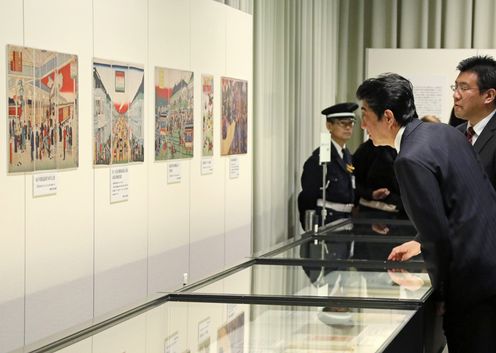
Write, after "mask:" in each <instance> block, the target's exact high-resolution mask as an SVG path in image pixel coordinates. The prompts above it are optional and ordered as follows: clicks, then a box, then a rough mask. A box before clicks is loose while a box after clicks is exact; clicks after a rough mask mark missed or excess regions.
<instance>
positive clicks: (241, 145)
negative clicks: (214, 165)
mask: <svg viewBox="0 0 496 353" xmlns="http://www.w3.org/2000/svg"><path fill="white" fill-rule="evenodd" d="M221 88H222V98H221V99H222V120H221V148H220V151H221V155H222V156H226V155H231V154H242V153H246V152H247V149H248V108H247V107H248V82H247V81H243V80H237V79H233V78H226V77H222V79H221Z"/></svg>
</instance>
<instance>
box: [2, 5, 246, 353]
mask: <svg viewBox="0 0 496 353" xmlns="http://www.w3.org/2000/svg"><path fill="white" fill-rule="evenodd" d="M0 14H1V15H0V17H1V18H2V23H1V24H0V28H1V29H2V30H1V31H0V33H1V34H0V42H1V43H2V44H3V46H2V47H3V48H4V49H3V50H4V53H5V47H6V45H7V44H15V45H20V46H29V47H33V48H38V49H46V50H52V51H59V52H64V53H71V54H75V55H77V56H78V85H79V87H78V92H79V93H78V94H79V95H78V109H79V117H80V119H79V123H78V133H79V141H78V142H79V166H78V167H77V168H74V169H69V170H64V171H57V193H56V194H55V195H48V196H43V197H38V198H33V194H32V191H33V190H32V189H33V187H32V182H31V181H32V175H31V174H30V173H26V174H22V173H17V174H15V175H8V174H7V169H6V167H7V160H6V157H7V150H6V148H7V144H6V143H4V144H0V172H1V173H0V181H1V183H0V195H2V197H1V198H0V205H2V210H7V212H4V213H2V215H0V220H2V237H1V245H2V246H0V254H1V255H2V259H3V262H2V263H3V266H2V268H1V270H0V274H1V278H2V279H3V281H4V283H5V284H6V285H5V286H3V287H2V289H1V290H0V352H1V353H4V352H6V351H9V350H11V349H14V348H16V347H19V346H20V345H22V344H24V343H30V342H32V341H35V340H37V339H39V338H42V337H45V336H47V335H50V334H52V333H55V332H57V331H59V330H61V329H64V328H67V327H69V326H72V325H75V324H78V323H80V322H82V321H85V320H87V319H90V318H92V317H93V316H94V315H99V314H102V313H105V312H108V311H110V310H113V309H115V308H118V307H121V306H123V305H127V304H130V303H133V302H135V301H136V300H139V299H141V298H143V297H144V296H146V295H148V294H152V293H154V292H156V291H158V290H173V289H177V288H180V287H181V286H182V283H183V275H184V274H185V273H186V274H188V277H189V279H190V281H192V280H197V279H200V278H202V277H204V276H206V275H208V274H211V273H213V272H216V271H219V270H221V269H222V268H224V267H225V266H227V265H228V264H231V263H233V262H237V261H239V260H241V259H242V258H243V257H245V256H248V255H250V254H251V202H252V201H251V198H252V196H251V193H252V162H251V160H252V155H251V151H252V146H251V145H252V139H251V134H252V116H251V111H252V107H251V104H252V99H251V97H252V86H253V84H252V43H251V40H252V34H251V33H252V17H251V15H248V14H245V13H242V12H240V11H237V10H235V9H233V8H230V7H228V6H225V5H223V4H219V3H217V2H213V1H210V0H187V1H185V0H166V1H159V0H148V1H141V0H131V1H128V2H126V6H122V4H121V2H119V1H117V0H110V1H107V0H95V1H86V0H85V1H76V0H69V1H62V0H49V1H44V2H39V1H36V0H26V1H24V2H23V3H22V4H20V3H18V2H14V3H8V2H2V3H0ZM0 57H1V58H2V59H1V60H0V61H1V62H0V74H1V73H2V72H3V73H4V75H3V76H2V77H4V78H5V77H6V75H5V67H6V61H5V55H2V56H0ZM93 58H102V59H108V60H116V61H121V62H129V63H137V64H142V65H143V66H144V69H145V100H144V107H145V108H144V109H145V123H144V131H145V132H144V138H145V161H144V163H141V164H140V163H136V164H129V165H127V167H128V170H129V198H128V200H126V201H124V202H117V203H111V202H110V185H109V184H110V183H109V168H108V167H106V166H93V147H92V146H93V119H92V116H93V95H92V94H93V92H92V91H93V77H92V63H93ZM230 61H235V62H230ZM155 66H160V67H170V68H177V69H183V70H190V71H193V72H194V75H195V87H194V89H195V106H194V114H195V115H194V119H195V130H196V131H195V139H194V144H195V147H194V148H195V149H194V157H193V158H192V159H188V160H181V161H180V163H181V174H182V178H181V182H180V183H177V184H167V180H166V163H164V162H155V160H154V76H153V72H154V68H155ZM202 74H210V75H213V78H214V90H215V91H214V92H215V93H214V94H215V97H214V99H215V101H214V136H215V137H216V138H217V140H216V141H214V156H213V157H212V158H213V165H214V170H213V173H212V174H208V175H201V174H200V160H201V148H200V147H201V146H200V144H199V143H200V137H201V113H200V105H199V104H200V103H199V102H200V98H201V96H200V89H201V87H200V82H201V81H200V78H201V75H202ZM222 76H226V77H234V78H239V79H243V80H247V81H248V88H249V94H248V99H249V106H248V114H249V122H248V128H249V130H248V146H249V147H248V154H246V155H241V156H240V170H241V175H240V178H238V179H236V180H234V182H233V181H231V180H229V178H228V175H227V174H226V164H225V163H226V161H227V159H226V158H223V157H220V148H219V146H220V123H219V119H220V97H221V95H220V93H221V92H220V77H222ZM5 86H6V84H4V85H1V87H0V95H1V96H2V97H4V98H2V99H0V109H1V110H3V111H4V112H5V111H6V109H7V107H6V99H5V97H6V92H5ZM0 134H1V136H7V131H6V124H0ZM2 171H3V172H2ZM75 302H77V303H78V305H77V306H74V303H75ZM24 310H25V311H24ZM54 312H56V313H57V315H54ZM24 319H25V322H24ZM162 348H163V347H162Z"/></svg>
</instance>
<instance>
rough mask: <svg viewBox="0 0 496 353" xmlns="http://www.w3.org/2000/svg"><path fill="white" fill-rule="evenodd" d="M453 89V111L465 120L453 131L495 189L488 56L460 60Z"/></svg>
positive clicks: (495, 123)
mask: <svg viewBox="0 0 496 353" xmlns="http://www.w3.org/2000/svg"><path fill="white" fill-rule="evenodd" d="M457 70H459V71H460V73H459V74H458V77H457V78H456V81H455V84H454V85H452V86H451V88H452V89H453V100H454V111H455V115H456V116H457V117H459V118H462V119H464V120H466V121H467V122H466V123H463V124H461V125H459V126H457V129H458V130H460V131H461V132H463V133H464V134H465V135H466V136H467V140H468V141H469V142H470V143H471V144H472V145H473V146H474V149H475V151H476V152H477V154H478V155H479V159H480V161H481V162H482V165H483V166H484V169H485V170H486V173H487V175H488V177H489V180H490V181H491V184H492V185H493V187H494V188H495V189H496V118H495V117H494V116H495V113H496V61H495V60H494V59H493V58H492V57H490V56H473V57H470V58H467V59H465V60H462V61H461V62H460V63H459V64H458V66H457Z"/></svg>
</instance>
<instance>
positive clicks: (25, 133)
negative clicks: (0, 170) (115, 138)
mask: <svg viewBox="0 0 496 353" xmlns="http://www.w3.org/2000/svg"><path fill="white" fill-rule="evenodd" d="M7 60H8V72H7V87H8V88H7V95H8V129H7V130H8V134H9V139H8V141H9V144H8V148H7V153H8V162H9V172H13V173H15V172H25V171H37V170H50V169H63V168H75V167H77V166H78V105H77V101H78V82H77V78H78V77H77V73H78V59H77V56H76V55H71V54H63V53H57V52H51V51H47V50H40V49H33V48H26V47H18V46H13V45H8V46H7Z"/></svg>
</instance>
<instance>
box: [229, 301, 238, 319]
mask: <svg viewBox="0 0 496 353" xmlns="http://www.w3.org/2000/svg"><path fill="white" fill-rule="evenodd" d="M237 312H238V305H237V304H230V303H229V304H227V320H228V321H231V320H232V319H233V318H234V317H235V316H236V313H237Z"/></svg>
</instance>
